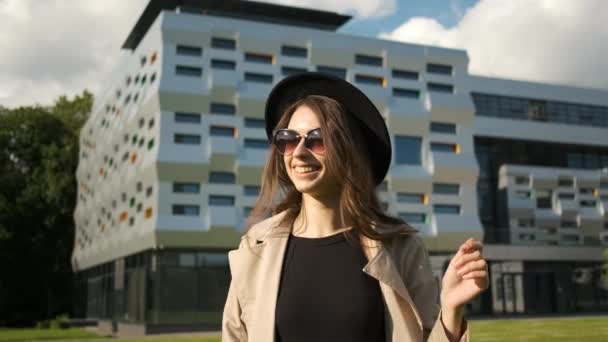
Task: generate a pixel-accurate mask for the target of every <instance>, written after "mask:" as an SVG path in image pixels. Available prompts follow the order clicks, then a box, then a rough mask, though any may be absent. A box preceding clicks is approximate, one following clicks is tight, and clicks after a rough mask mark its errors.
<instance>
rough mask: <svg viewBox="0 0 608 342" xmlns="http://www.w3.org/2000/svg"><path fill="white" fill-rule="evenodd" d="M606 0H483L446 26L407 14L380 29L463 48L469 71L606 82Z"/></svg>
mask: <svg viewBox="0 0 608 342" xmlns="http://www.w3.org/2000/svg"><path fill="white" fill-rule="evenodd" d="M607 22H608V1H604V0H577V1H571V0H536V1H528V0H509V1H504V0H482V1H480V2H478V3H477V4H476V5H474V6H473V7H471V8H469V9H468V10H467V11H466V12H465V13H464V15H463V17H462V19H461V20H460V22H459V23H458V24H457V25H455V26H454V27H451V28H446V27H444V26H442V25H441V24H440V23H438V22H437V21H436V20H435V19H432V18H421V17H418V18H412V19H410V20H408V21H407V22H405V23H404V24H402V25H401V26H399V27H398V28H397V29H395V30H394V31H392V32H387V33H383V34H381V37H383V38H389V39H394V40H399V41H405V42H414V43H421V44H430V45H439V46H444V47H453V48H461V49H466V50H467V52H468V54H469V58H470V64H469V71H470V72H471V73H474V74H480V75H487V76H494V77H503V78H515V79H522V80H531V81H539V82H549V83H559V84H569V85H576V86H583V87H595V88H608V77H606V75H608V63H606V58H607V57H606V56H608V44H606V42H607V41H608V26H606V23H607Z"/></svg>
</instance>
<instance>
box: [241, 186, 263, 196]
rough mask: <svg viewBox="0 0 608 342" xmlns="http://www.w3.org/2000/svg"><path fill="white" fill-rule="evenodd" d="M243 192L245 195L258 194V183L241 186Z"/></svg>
mask: <svg viewBox="0 0 608 342" xmlns="http://www.w3.org/2000/svg"><path fill="white" fill-rule="evenodd" d="M243 194H244V195H245V196H258V195H259V194H260V186H259V185H245V186H244V187H243Z"/></svg>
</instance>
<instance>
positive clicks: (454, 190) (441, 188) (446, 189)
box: [433, 183, 460, 195]
mask: <svg viewBox="0 0 608 342" xmlns="http://www.w3.org/2000/svg"><path fill="white" fill-rule="evenodd" d="M433 193H434V194H442V195H458V194H459V193H460V184H453V183H433Z"/></svg>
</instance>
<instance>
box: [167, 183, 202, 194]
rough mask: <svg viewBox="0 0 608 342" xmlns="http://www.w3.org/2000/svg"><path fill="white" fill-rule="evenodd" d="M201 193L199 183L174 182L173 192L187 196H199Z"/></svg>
mask: <svg viewBox="0 0 608 342" xmlns="http://www.w3.org/2000/svg"><path fill="white" fill-rule="evenodd" d="M200 191H201V187H200V184H199V183H186V182H174V183H173V192H177V193H185V194H198V193H200Z"/></svg>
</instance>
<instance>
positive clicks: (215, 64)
mask: <svg viewBox="0 0 608 342" xmlns="http://www.w3.org/2000/svg"><path fill="white" fill-rule="evenodd" d="M211 68H212V69H223V70H235V69H236V62H235V61H229V60H225V59H212V60H211Z"/></svg>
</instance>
